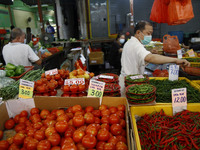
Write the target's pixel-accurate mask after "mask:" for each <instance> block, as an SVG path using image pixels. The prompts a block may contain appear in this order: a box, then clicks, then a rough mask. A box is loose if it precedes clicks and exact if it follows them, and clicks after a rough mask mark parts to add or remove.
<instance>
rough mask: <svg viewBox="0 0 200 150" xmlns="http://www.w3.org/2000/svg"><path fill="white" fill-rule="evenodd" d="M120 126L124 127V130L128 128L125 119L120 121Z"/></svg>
mask: <svg viewBox="0 0 200 150" xmlns="http://www.w3.org/2000/svg"><path fill="white" fill-rule="evenodd" d="M119 124H120V125H121V126H122V128H125V127H126V121H125V120H124V119H120V121H119Z"/></svg>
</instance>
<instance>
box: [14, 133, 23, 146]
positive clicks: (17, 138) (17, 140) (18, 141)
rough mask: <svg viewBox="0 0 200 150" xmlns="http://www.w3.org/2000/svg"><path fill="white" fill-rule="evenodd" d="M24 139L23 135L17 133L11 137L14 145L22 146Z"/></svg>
mask: <svg viewBox="0 0 200 150" xmlns="http://www.w3.org/2000/svg"><path fill="white" fill-rule="evenodd" d="M24 139H25V135H24V134H22V133H17V134H15V136H14V137H13V142H14V143H15V144H16V145H22V144H23V143H24Z"/></svg>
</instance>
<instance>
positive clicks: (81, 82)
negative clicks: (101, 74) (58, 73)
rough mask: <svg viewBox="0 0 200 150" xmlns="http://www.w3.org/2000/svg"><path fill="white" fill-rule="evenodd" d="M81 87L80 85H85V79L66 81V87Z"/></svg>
mask: <svg viewBox="0 0 200 150" xmlns="http://www.w3.org/2000/svg"><path fill="white" fill-rule="evenodd" d="M73 84H76V85H79V84H83V85H84V84H85V79H84V78H75V79H65V82H64V85H69V86H70V85H73Z"/></svg>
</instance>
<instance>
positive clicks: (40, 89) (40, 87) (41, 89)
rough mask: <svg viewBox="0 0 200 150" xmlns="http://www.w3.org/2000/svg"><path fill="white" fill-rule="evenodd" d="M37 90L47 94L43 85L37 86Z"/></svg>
mask: <svg viewBox="0 0 200 150" xmlns="http://www.w3.org/2000/svg"><path fill="white" fill-rule="evenodd" d="M36 90H37V91H38V92H40V93H44V92H46V87H45V86H43V85H40V86H37V88H36Z"/></svg>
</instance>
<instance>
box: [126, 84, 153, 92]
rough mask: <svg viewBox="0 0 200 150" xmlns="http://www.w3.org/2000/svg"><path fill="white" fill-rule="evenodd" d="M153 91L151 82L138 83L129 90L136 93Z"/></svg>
mask: <svg viewBox="0 0 200 150" xmlns="http://www.w3.org/2000/svg"><path fill="white" fill-rule="evenodd" d="M152 91H153V87H152V85H149V84H140V85H137V84H136V85H134V86H131V87H130V88H129V89H128V92H130V93H135V94H145V93H150V92H152Z"/></svg>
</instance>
